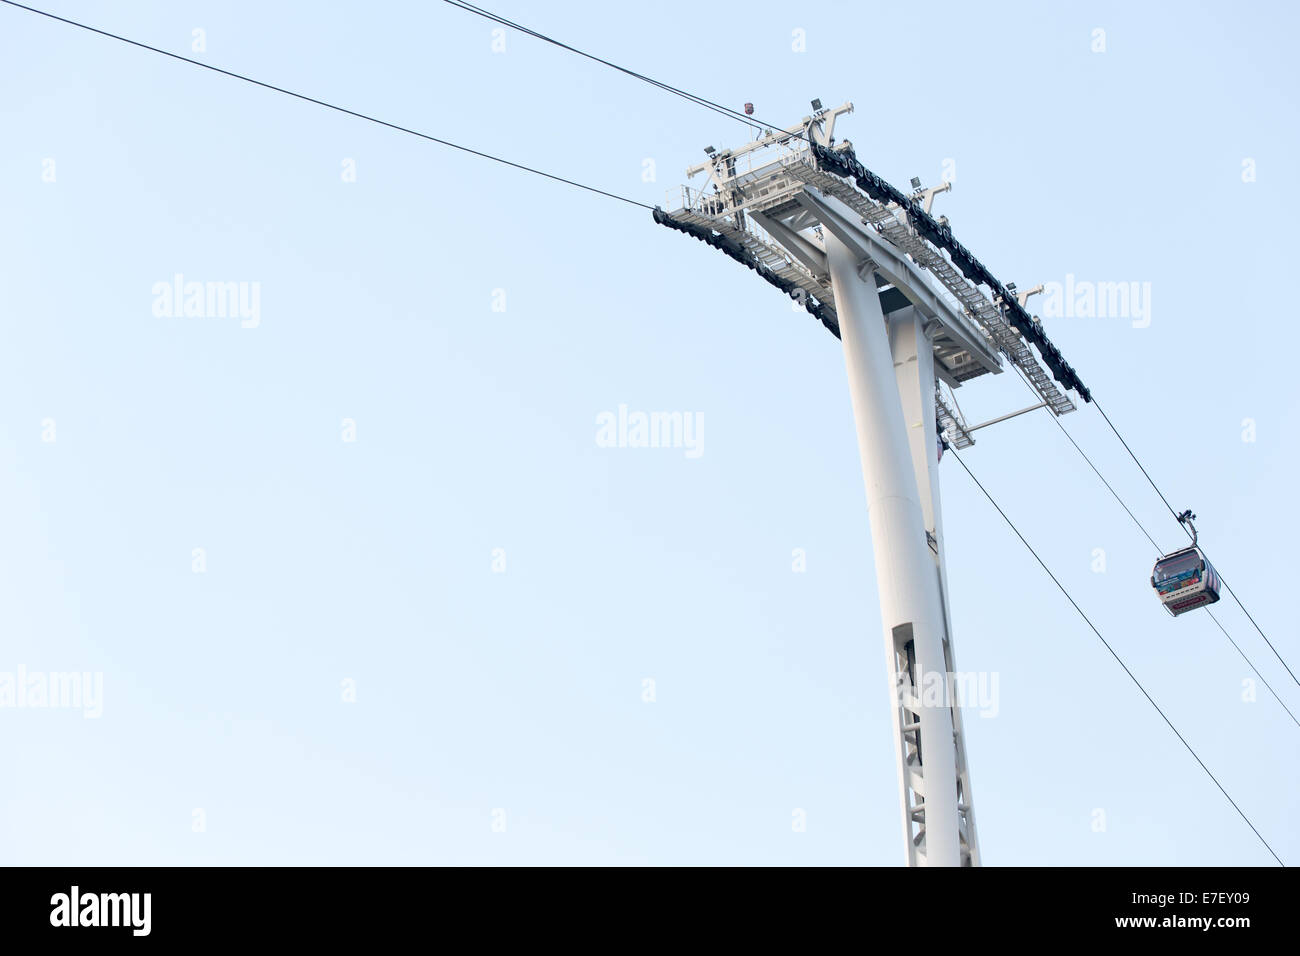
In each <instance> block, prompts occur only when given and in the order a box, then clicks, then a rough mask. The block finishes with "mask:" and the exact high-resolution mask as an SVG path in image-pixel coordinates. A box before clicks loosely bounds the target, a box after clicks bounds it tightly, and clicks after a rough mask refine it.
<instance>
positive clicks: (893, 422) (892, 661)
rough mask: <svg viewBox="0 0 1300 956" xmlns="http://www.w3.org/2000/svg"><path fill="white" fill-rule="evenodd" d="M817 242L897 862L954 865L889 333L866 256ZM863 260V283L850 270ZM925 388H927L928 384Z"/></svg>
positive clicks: (921, 526)
mask: <svg viewBox="0 0 1300 956" xmlns="http://www.w3.org/2000/svg"><path fill="white" fill-rule="evenodd" d="M825 244H826V258H827V262H828V265H829V268H830V274H831V282H832V284H833V286H834V290H835V301H836V304H837V307H838V313H839V320H840V334H841V336H842V338H843V342H844V361H845V368H846V370H847V372H848V381H849V393H850V396H851V398H852V401H853V418H854V422H855V424H856V426H857V432H858V450H859V452H860V454H861V456H862V477H863V481H864V482H865V484H866V491H867V508H868V513H869V515H870V519H871V541H872V547H873V550H874V552H875V558H876V581H877V587H878V589H879V592H880V615H881V623H882V624H883V625H884V634H885V656H886V665H887V672H888V676H889V682H890V708H891V711H892V715H893V720H894V729H895V737H894V739H895V753H896V755H897V757H898V760H899V779H900V799H901V801H902V810H903V818H904V842H905V850H906V853H907V856H906V860H907V862H908V863H909V864H910V865H923V866H959V865H961V862H962V852H961V840H960V836H959V830H960V827H959V820H958V813H957V772H956V770H957V754H956V750H955V745H954V738H953V718H952V711H951V710H950V709H949V701H948V699H947V694H941V695H939V697H940V700H938V701H937V702H935V701H933V700H932V699H930V696H929V695H927V693H926V691H927V688H928V687H933V686H934V685H933V681H934V680H938V681H940V682H942V685H943V686H944V687H947V686H948V681H947V674H948V668H947V665H946V662H945V658H944V651H943V644H944V635H945V632H946V626H945V621H944V613H943V606H942V603H941V601H940V595H939V587H940V580H939V575H938V573H937V571H936V566H935V563H934V561H933V559H932V558H931V552H930V547H929V544H928V542H927V540H926V530H927V528H926V522H925V514H924V509H923V508H922V505H921V493H920V491H919V489H918V484H917V472H916V470H915V469H914V467H913V464H912V452H911V449H910V445H909V441H908V435H907V426H906V419H905V417H904V412H903V403H902V401H901V399H900V396H899V388H898V382H897V380H896V377H895V374H894V358H893V353H892V350H891V348H890V336H889V331H888V327H887V324H886V321H885V316H884V312H883V310H882V309H881V306H880V297H879V295H878V294H877V292H876V286H875V282H874V279H873V278H872V272H871V270H870V266H871V263H870V262H867V263H863V262H862V260H861V259H860V258H859V257H858V256H857V255H855V253H854V252H853V250H852V249H850V248H849V247H848V246H847V245H845V244H844V243H842V242H840V241H839V240H838V239H837V238H835V237H834V236H833V235H828V236H827V237H826V242H825ZM864 265H865V266H866V270H865V275H866V280H865V281H864V279H863V277H862V276H861V275H860V274H859V266H864ZM927 394H928V395H933V385H931V386H930V389H929V391H928V392H927ZM930 418H931V425H930V428H931V431H929V435H930V436H931V438H930V444H929V449H927V451H926V453H925V457H926V459H927V460H928V459H929V457H930V455H931V454H932V452H931V451H930V449H933V447H934V444H933V434H934V433H933V430H932V429H933V405H932V404H931V414H930ZM928 474H929V472H928V470H927V475H928Z"/></svg>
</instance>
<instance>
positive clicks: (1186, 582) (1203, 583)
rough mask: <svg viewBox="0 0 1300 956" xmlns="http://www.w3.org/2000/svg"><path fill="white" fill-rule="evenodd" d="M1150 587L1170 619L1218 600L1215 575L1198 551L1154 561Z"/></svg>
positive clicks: (1178, 553) (1193, 548)
mask: <svg viewBox="0 0 1300 956" xmlns="http://www.w3.org/2000/svg"><path fill="white" fill-rule="evenodd" d="M1151 586H1152V587H1153V588H1155V589H1156V596H1157V597H1159V598H1160V602H1161V603H1162V604H1164V606H1165V610H1166V611H1168V612H1169V613H1170V614H1172V615H1173V616H1174V617H1177V616H1178V615H1180V614H1186V613H1187V612H1188V611H1194V610H1195V609H1196V608H1198V607H1205V606H1207V605H1210V604H1213V603H1214V602H1215V601H1217V600H1219V587H1220V585H1219V576H1218V575H1217V574H1215V573H1214V566H1213V565H1211V564H1210V562H1209V561H1206V560H1205V555H1204V554H1202V553H1201V549H1200V548H1195V547H1192V548H1184V549H1183V550H1182V551H1175V552H1174V553H1173V554H1167V555H1165V556H1164V557H1163V558H1161V559H1160V560H1159V561H1157V562H1156V567H1155V570H1154V571H1152V572H1151Z"/></svg>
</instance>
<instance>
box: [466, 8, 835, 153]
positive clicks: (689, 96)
mask: <svg viewBox="0 0 1300 956" xmlns="http://www.w3.org/2000/svg"><path fill="white" fill-rule="evenodd" d="M443 2H444V3H447V4H450V5H451V6H453V7H458V8H459V9H461V10H464V11H465V12H466V13H472V14H474V15H475V16H478V17H482V18H484V19H485V20H491V21H492V22H494V23H499V24H501V25H502V26H506V27H510V28H511V29H512V30H518V31H519V32H520V33H524V34H527V35H528V36H530V37H533V38H534V39H537V40H541V41H542V42H543V43H549V44H551V45H552V46H557V47H559V48H560V49H561V50H567V51H568V52H570V53H575V54H577V55H578V56H581V57H585V58H586V59H588V60H591V61H592V62H594V63H599V64H601V65H602V66H607V67H609V68H610V69H611V70H617V71H618V72H620V73H624V74H626V75H627V76H630V77H633V78H634V79H638V80H641V81H642V82H644V83H649V84H650V85H651V86H654V87H658V88H659V89H661V90H663V91H665V92H667V93H672V94H673V95H674V96H680V97H681V98H682V99H684V100H687V101H688V102H691V103H695V104H696V105H698V106H703V107H704V108H705V109H710V110H713V111H714V112H715V113H720V114H722V115H723V116H725V117H727V118H728V119H734V120H737V121H739V122H741V123H744V124H745V125H746V126H749V127H751V128H753V127H755V126H765V127H767V128H768V129H769V130H780V132H781V133H782V134H786V133H787V131H786V130H783V129H781V127H779V126H775V125H773V124H772V123H765V122H763V120H761V119H760V118H759V117H757V116H748V115H746V114H744V113H741V112H739V111H737V110H733V109H731V108H729V107H726V106H723V105H722V104H721V103H715V102H714V101H713V100H710V99H706V98H705V97H703V96H697V95H696V94H694V93H691V92H689V91H688V90H683V89H681V88H679V87H676V86H672V85H671V84H668V83H664V82H661V81H660V80H656V79H655V78H654V77H651V76H646V75H645V74H644V73H638V72H637V71H636V70H631V69H628V68H627V67H625V66H619V65H618V64H617V63H614V62H611V61H610V60H606V59H603V58H601V57H599V56H596V55H595V54H594V53H588V52H586V51H585V50H579V49H578V48H577V47H574V46H570V45H569V44H567V43H565V42H564V41H562V40H557V39H555V38H554V37H550V36H547V35H546V34H545V33H541V32H539V31H537V30H534V29H532V28H531V27H526V26H524V25H523V24H522V23H516V22H515V21H514V20H510V19H507V18H506V17H503V16H501V15H500V14H496V13H493V12H492V11H491V10H485V9H484V8H483V7H479V6H475V5H474V4H472V3H467V2H465V0H443ZM788 135H790V136H791V137H794V138H796V139H801V140H803V141H804V142H811V140H809V139H808V137H807V136H805V135H804V134H803V133H789V134H788Z"/></svg>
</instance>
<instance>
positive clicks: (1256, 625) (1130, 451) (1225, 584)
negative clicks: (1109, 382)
mask: <svg viewBox="0 0 1300 956" xmlns="http://www.w3.org/2000/svg"><path fill="white" fill-rule="evenodd" d="M1093 404H1094V405H1097V411H1099V412H1101V417H1102V418H1104V419H1105V420H1106V424H1107V425H1109V426H1110V430H1111V431H1112V432H1114V433H1115V437H1116V438H1118V439H1119V443H1120V444H1121V445H1123V446H1124V450H1125V451H1126V452H1128V456H1129V457H1130V458H1132V459H1133V463H1134V464H1135V465H1137V466H1138V469H1139V470H1140V471H1141V472H1142V474H1143V476H1144V477H1145V478H1146V480H1147V483H1148V484H1150V485H1151V487H1152V488H1153V489H1155V493H1156V494H1157V495H1159V496H1160V500H1161V501H1163V502H1164V503H1165V507H1166V508H1168V509H1169V513H1170V514H1171V515H1173V516H1174V518H1175V519H1176V518H1177V517H1178V512H1177V511H1175V510H1174V507H1173V505H1171V504H1170V503H1169V499H1168V498H1166V497H1165V493H1164V492H1163V491H1161V490H1160V486H1159V485H1157V484H1156V483H1155V479H1153V478H1152V477H1151V474H1150V472H1148V471H1147V470H1146V467H1145V466H1144V465H1143V464H1142V462H1141V461H1139V460H1138V456H1137V455H1135V454H1134V453H1133V449H1132V448H1130V447H1129V443H1128V442H1126V441H1125V440H1124V436H1123V435H1121V434H1120V432H1119V429H1118V428H1116V427H1115V423H1114V422H1112V421H1111V420H1110V416H1109V415H1107V414H1106V410H1105V409H1104V408H1102V407H1101V405H1099V404H1097V403H1096V402H1094V403H1093ZM1178 524H1179V527H1181V528H1182V529H1183V531H1184V532H1185V533H1186V534H1187V535H1188V536H1189V537H1192V533H1191V532H1190V531H1188V530H1187V526H1186V525H1184V524H1183V523H1182V522H1181V521H1180V522H1178ZM1201 550H1202V551H1204V550H1205V549H1204V548H1202V549H1201ZM1206 559H1207V560H1209V556H1208V555H1206ZM1210 564H1214V562H1213V561H1210ZM1214 570H1215V572H1216V573H1218V575H1219V580H1220V581H1221V582H1223V589H1224V590H1225V591H1227V592H1228V593H1229V594H1231V595H1232V599H1233V600H1234V601H1236V602H1237V607H1239V608H1241V611H1242V613H1243V614H1245V615H1246V617H1247V619H1248V620H1249V621H1250V623H1251V624H1252V625H1253V626H1254V628H1255V630H1256V631H1258V632H1259V636H1260V637H1262V638H1263V639H1264V643H1265V644H1267V645H1268V649H1269V650H1270V651H1272V652H1273V656H1274V657H1276V658H1277V659H1278V661H1279V662H1280V663H1281V664H1282V666H1283V667H1285V668H1286V672H1287V673H1288V674H1290V675H1291V680H1292V681H1294V682H1295V684H1296V686H1297V687H1300V678H1297V677H1296V675H1295V671H1293V670H1291V665H1290V664H1288V663H1287V662H1286V660H1285V658H1283V657H1282V655H1281V654H1280V653H1279V652H1278V649H1277V648H1276V647H1274V646H1273V642H1272V641H1270V640H1269V639H1268V635H1267V634H1265V633H1264V629H1263V628H1261V627H1260V626H1259V622H1257V621H1256V620H1255V616H1254V615H1253V614H1251V613H1250V611H1249V609H1247V607H1246V605H1245V604H1242V603H1241V598H1239V597H1237V592H1236V591H1234V590H1233V589H1232V586H1231V585H1229V584H1228V579H1227V578H1225V577H1224V576H1223V574H1222V572H1220V571H1219V568H1218V566H1217V565H1216V566H1215V568H1214Z"/></svg>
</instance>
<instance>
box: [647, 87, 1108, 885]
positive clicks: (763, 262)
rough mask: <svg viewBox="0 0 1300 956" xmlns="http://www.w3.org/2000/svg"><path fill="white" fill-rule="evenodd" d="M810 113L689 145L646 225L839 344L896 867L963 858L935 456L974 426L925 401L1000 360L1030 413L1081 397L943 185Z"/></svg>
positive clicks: (935, 400)
mask: <svg viewBox="0 0 1300 956" xmlns="http://www.w3.org/2000/svg"><path fill="white" fill-rule="evenodd" d="M813 109H814V113H813V114H812V115H811V116H805V117H804V118H803V120H801V121H800V122H799V123H797V124H795V125H794V126H790V127H787V128H786V129H783V130H767V131H766V132H765V133H763V134H761V135H760V136H759V137H758V138H757V139H755V140H753V141H752V142H749V143H746V144H744V145H742V146H738V147H736V148H734V149H723V150H715V149H713V148H712V147H709V148H708V149H706V150H705V153H706V154H707V156H708V159H707V160H706V161H705V162H704V163H701V164H699V165H697V166H694V167H691V168H690V169H688V170H687V176H688V177H693V176H695V175H697V174H699V173H706V174H707V175H708V182H707V183H706V184H705V186H704V187H703V188H702V189H696V188H691V187H688V186H684V187H682V189H681V192H680V194H678V195H675V196H670V199H669V203H668V209H669V211H667V212H665V211H664V210H662V209H658V208H657V209H656V210H655V221H656V222H659V223H661V224H663V225H666V226H669V227H671V228H673V229H676V230H678V231H680V232H684V233H687V234H688V235H691V236H694V237H695V238H696V239H700V240H702V241H704V242H706V243H708V244H709V245H710V246H713V247H714V248H716V249H718V250H720V251H722V252H724V253H725V254H726V255H728V256H729V257H731V258H732V259H735V260H736V261H738V262H740V263H742V264H744V265H746V266H747V267H748V268H749V269H751V270H753V271H755V272H756V273H758V274H759V275H760V276H761V277H762V278H763V279H764V280H765V281H767V282H768V283H770V284H771V285H774V286H776V287H777V288H779V289H781V290H782V291H783V292H785V293H786V294H787V295H789V296H791V297H792V298H794V299H795V300H796V301H797V302H798V303H800V304H802V305H803V306H804V308H805V309H806V310H807V311H808V312H810V313H811V314H812V315H813V316H815V317H816V318H817V319H819V320H820V321H821V322H822V324H823V325H825V326H826V328H827V329H829V330H830V331H831V332H833V333H834V334H835V335H837V336H838V337H839V338H840V339H841V340H842V342H843V347H844V361H845V367H846V370H847V373H848V382H849V393H850V396H851V398H852V402H853V414H854V420H855V424H856V428H857V433H858V448H859V451H860V453H861V458H862V474H863V479H864V481H865V484H866V492H867V505H868V513H869V518H870V522H871V538H872V546H873V549H874V551H875V559H876V577H877V586H878V589H879V592H880V613H881V620H882V624H883V625H884V637H885V654H886V662H887V674H888V679H889V701H890V710H891V715H892V720H893V732H894V743H895V751H896V754H897V759H898V775H899V795H900V803H901V808H902V818H903V834H904V846H905V853H906V857H905V859H906V861H907V863H908V864H909V865H912V866H927V865H928V866H978V865H979V863H980V851H979V841H978V838H977V835H976V829H975V810H974V800H973V796H972V793H971V782H970V771H969V768H968V766H967V762H966V743H965V733H964V730H963V728H962V714H961V707H960V701H959V700H958V698H957V694H956V689H957V687H956V685H957V682H956V680H955V679H954V678H955V677H956V675H957V673H958V671H957V668H956V661H955V658H954V655H953V642H952V620H951V615H950V612H949V604H948V582H947V570H946V568H945V565H944V536H943V519H942V512H941V508H940V501H939V480H938V455H939V448H940V439H941V434H940V433H941V431H942V435H943V437H946V439H947V441H948V442H950V443H951V444H952V445H953V446H955V447H957V448H966V447H969V446H970V445H972V444H974V438H972V437H971V432H973V431H974V430H975V429H976V428H981V427H984V426H983V425H978V426H971V427H968V426H967V425H966V423H965V420H964V419H963V417H962V415H961V412H960V410H959V409H957V407H956V401H955V398H954V397H953V396H952V395H951V394H950V396H949V398H950V399H951V400H952V404H951V407H950V405H949V402H948V401H947V400H944V399H943V398H941V397H939V396H938V393H939V391H940V388H941V386H942V387H944V388H947V389H948V390H950V391H951V390H955V389H957V388H959V387H961V386H963V385H965V384H968V383H969V382H970V381H971V380H973V379H977V378H979V377H981V376H983V375H988V374H999V373H1001V372H1002V370H1003V359H1004V358H1005V359H1006V361H1007V362H1008V363H1010V364H1012V365H1014V366H1016V367H1017V368H1018V369H1019V371H1020V372H1022V373H1023V374H1024V377H1025V379H1026V381H1027V382H1028V383H1029V386H1030V388H1032V389H1033V390H1034V391H1035V392H1036V393H1037V395H1038V397H1039V398H1040V399H1041V401H1040V403H1039V404H1038V405H1035V406H1033V408H1040V407H1043V408H1048V409H1049V410H1051V411H1052V412H1053V413H1054V414H1056V415H1062V414H1066V413H1067V412H1070V411H1073V410H1074V408H1075V405H1074V403H1073V401H1072V400H1071V399H1070V398H1069V396H1068V395H1067V394H1066V393H1065V391H1064V390H1063V389H1062V388H1058V386H1057V384H1056V383H1058V382H1059V383H1061V384H1062V385H1064V386H1065V387H1066V388H1073V389H1074V390H1075V391H1076V392H1079V394H1080V395H1082V396H1083V397H1085V398H1086V397H1087V392H1086V389H1085V388H1083V386H1082V383H1080V382H1079V381H1078V377H1077V376H1075V375H1074V372H1073V370H1072V369H1070V368H1069V366H1068V365H1066V364H1065V363H1064V361H1063V360H1062V359H1061V356H1060V353H1059V350H1057V349H1056V348H1055V346H1053V345H1051V343H1050V342H1048V341H1047V339H1046V337H1045V336H1044V335H1043V333H1042V330H1041V326H1040V325H1038V324H1037V323H1036V322H1034V321H1031V317H1030V316H1029V315H1028V313H1025V312H1024V309H1023V305H1024V302H1023V300H1022V299H1019V298H1017V297H1016V296H1015V295H1014V294H1013V290H1014V287H1011V286H1003V285H1002V284H1001V283H999V282H997V280H996V279H994V278H992V276H991V274H990V273H988V271H987V270H985V269H984V268H983V266H982V265H980V264H979V263H978V262H976V261H975V260H974V259H973V257H972V256H971V255H970V254H969V251H968V250H966V249H965V247H963V246H960V244H958V243H956V242H955V241H954V240H953V239H952V236H951V230H950V228H949V226H948V223H947V220H946V219H942V218H941V219H940V220H935V219H934V218H933V216H932V215H931V207H932V205H933V202H934V198H935V196H936V195H938V194H939V193H941V192H944V191H946V187H945V186H941V187H935V188H931V189H923V188H921V187H920V181H919V180H915V179H914V180H913V182H912V185H913V188H914V192H913V193H912V194H910V195H909V194H904V193H902V192H900V191H898V190H896V189H894V188H893V187H892V186H889V185H888V184H887V183H884V181H883V180H880V179H879V177H876V176H875V175H874V174H872V173H870V171H869V170H866V169H865V168H864V167H862V166H861V164H860V163H858V162H857V160H856V158H855V156H854V152H853V147H852V144H851V143H849V142H848V141H847V140H846V141H844V142H842V143H840V144H839V145H836V143H835V138H834V136H833V133H834V130H835V123H836V120H837V119H838V118H839V117H840V116H843V115H844V114H846V113H851V112H852V111H853V104H852V103H845V104H843V105H842V106H837V107H834V108H832V109H823V108H822V105H821V102H820V101H819V100H814V101H813ZM981 286H983V287H985V288H988V289H989V290H990V292H989V293H986V292H985V289H984V288H982V287H981ZM1031 342H1032V344H1033V345H1034V346H1035V347H1037V349H1038V352H1039V355H1040V356H1041V357H1042V360H1043V362H1044V363H1046V365H1047V366H1048V367H1049V368H1050V370H1051V373H1052V374H1050V375H1049V374H1048V371H1047V370H1045V369H1044V367H1043V365H1042V364H1040V362H1039V358H1038V357H1036V356H1035V354H1034V351H1033V349H1031V348H1030V344H1031ZM1053 378H1055V382H1054V381H1053ZM1031 410H1032V409H1024V410H1022V412H1017V413H1014V414H1022V413H1023V411H1031ZM1006 417H1010V416H1003V418H1006ZM1001 420H1002V418H998V419H994V420H993V421H1001ZM985 424H992V422H986V423H985Z"/></svg>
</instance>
